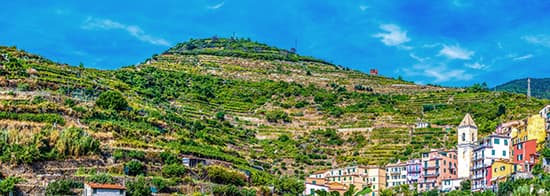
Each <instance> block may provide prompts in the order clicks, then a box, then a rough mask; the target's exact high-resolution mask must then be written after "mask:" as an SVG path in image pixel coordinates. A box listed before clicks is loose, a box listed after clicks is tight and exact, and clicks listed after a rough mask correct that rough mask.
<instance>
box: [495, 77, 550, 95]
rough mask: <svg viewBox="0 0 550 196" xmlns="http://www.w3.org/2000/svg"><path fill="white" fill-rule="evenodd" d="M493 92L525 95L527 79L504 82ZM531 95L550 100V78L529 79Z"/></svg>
mask: <svg viewBox="0 0 550 196" xmlns="http://www.w3.org/2000/svg"><path fill="white" fill-rule="evenodd" d="M493 90H495V91H503V92H511V93H519V94H527V78H522V79H517V80H512V81H509V82H506V83H504V84H501V85H498V86H496V87H495V88H493ZM531 95H532V96H533V97H537V98H540V99H550V78H531Z"/></svg>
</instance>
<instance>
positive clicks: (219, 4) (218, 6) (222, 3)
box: [208, 1, 225, 10]
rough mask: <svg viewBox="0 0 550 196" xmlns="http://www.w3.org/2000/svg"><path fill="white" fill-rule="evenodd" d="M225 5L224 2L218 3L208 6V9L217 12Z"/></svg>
mask: <svg viewBox="0 0 550 196" xmlns="http://www.w3.org/2000/svg"><path fill="white" fill-rule="evenodd" d="M224 4H225V1H222V2H221V3H218V4H216V5H211V6H208V9H211V10H217V9H220V8H221V7H223V5H224Z"/></svg>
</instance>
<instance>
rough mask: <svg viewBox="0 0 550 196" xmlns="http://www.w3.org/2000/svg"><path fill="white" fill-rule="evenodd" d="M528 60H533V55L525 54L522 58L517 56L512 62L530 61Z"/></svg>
mask: <svg viewBox="0 0 550 196" xmlns="http://www.w3.org/2000/svg"><path fill="white" fill-rule="evenodd" d="M530 58H533V54H526V55H523V56H518V57H515V58H513V60H514V61H523V60H526V59H530Z"/></svg>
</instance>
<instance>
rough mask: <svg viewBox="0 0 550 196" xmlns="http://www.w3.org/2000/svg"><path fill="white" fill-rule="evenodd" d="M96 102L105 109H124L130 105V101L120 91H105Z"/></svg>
mask: <svg viewBox="0 0 550 196" xmlns="http://www.w3.org/2000/svg"><path fill="white" fill-rule="evenodd" d="M95 104H96V105H97V106H98V107H100V108H103V109H110V110H124V109H126V108H127V107H128V102H127V101H126V99H125V98H124V96H122V94H121V93H120V92H118V91H112V90H110V91H105V92H103V93H101V94H100V95H99V98H97V100H96V102H95Z"/></svg>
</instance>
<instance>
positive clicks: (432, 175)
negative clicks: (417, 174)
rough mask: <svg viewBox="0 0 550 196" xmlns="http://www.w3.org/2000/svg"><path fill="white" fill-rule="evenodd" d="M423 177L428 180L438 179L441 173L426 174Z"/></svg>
mask: <svg viewBox="0 0 550 196" xmlns="http://www.w3.org/2000/svg"><path fill="white" fill-rule="evenodd" d="M423 176H424V177H426V178H431V177H437V176H439V173H431V174H424V175H423Z"/></svg>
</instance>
